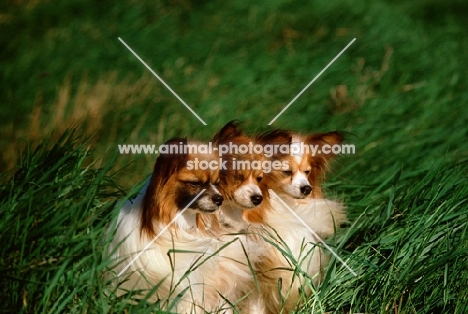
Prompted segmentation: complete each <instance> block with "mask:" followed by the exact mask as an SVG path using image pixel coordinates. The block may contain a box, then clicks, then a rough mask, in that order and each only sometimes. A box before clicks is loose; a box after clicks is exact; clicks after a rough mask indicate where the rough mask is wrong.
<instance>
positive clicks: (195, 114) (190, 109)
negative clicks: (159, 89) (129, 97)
mask: <svg viewBox="0 0 468 314" xmlns="http://www.w3.org/2000/svg"><path fill="white" fill-rule="evenodd" d="M119 40H120V42H121V43H122V44H123V45H124V46H125V47H127V49H128V50H130V52H131V53H132V54H133V55H134V56H135V57H136V58H137V59H138V60H139V61H140V62H141V63H143V65H144V66H145V67H146V68H147V69H148V70H149V71H150V72H151V73H153V75H154V76H156V78H157V79H158V80H159V81H160V82H161V83H162V84H163V85H164V86H166V88H167V89H168V90H169V91H170V92H171V93H172V94H173V95H174V96H175V97H176V98H177V99H178V100H179V101H180V102H181V103H182V104H183V105H184V106H185V107H187V109H188V110H189V111H190V112H191V113H192V114H193V115H194V116H195V117H197V118H198V120H200V122H201V123H203V125H206V123H205V121H203V120H202V118H200V117H199V116H198V115H197V113H196V112H195V111H193V109H192V108H190V106H189V105H187V104H186V103H185V101H184V100H183V99H182V98H180V97H179V95H177V94H176V92H174V91H173V90H172V88H171V87H170V86H169V85H167V84H166V82H164V81H163V79H162V78H160V77H159V75H157V74H156V72H154V71H153V70H152V69H151V68H150V67H149V66H148V65H147V64H146V62H145V61H143V59H141V58H140V57H139V56H138V55H137V54H136V53H135V51H133V50H132V48H130V47H129V46H128V45H127V44H126V43H125V42H124V41H123V39H122V38H120V37H119Z"/></svg>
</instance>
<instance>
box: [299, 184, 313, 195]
mask: <svg viewBox="0 0 468 314" xmlns="http://www.w3.org/2000/svg"><path fill="white" fill-rule="evenodd" d="M310 192H312V187H311V186H310V185H304V186H301V193H302V194H304V195H309V194H310Z"/></svg>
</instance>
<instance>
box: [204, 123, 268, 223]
mask: <svg viewBox="0 0 468 314" xmlns="http://www.w3.org/2000/svg"><path fill="white" fill-rule="evenodd" d="M239 124H240V123H239V122H237V121H231V122H229V123H227V124H226V125H225V126H224V127H223V128H222V129H221V130H220V131H219V132H218V133H217V134H216V135H215V136H214V138H213V143H214V146H215V147H216V148H217V149H218V151H221V147H222V146H225V147H226V148H228V150H227V153H224V154H222V156H221V158H222V160H223V162H225V167H224V168H223V169H221V170H220V172H219V180H220V182H219V190H220V192H221V195H222V196H223V198H224V202H223V205H222V206H221V209H220V213H219V217H220V223H221V224H222V225H223V226H224V227H225V228H227V229H226V230H231V231H235V232H239V231H242V230H245V228H247V227H248V222H262V221H263V217H262V212H261V211H252V210H251V209H254V208H258V207H259V205H260V204H263V205H264V204H266V203H267V202H268V200H267V196H268V192H267V190H263V191H262V189H261V186H260V182H261V181H262V180H263V170H262V162H263V161H264V158H263V156H262V155H259V154H255V153H252V152H249V151H247V152H245V151H244V153H243V152H242V151H243V149H244V148H246V147H249V146H252V145H254V143H255V139H254V138H252V137H249V136H248V135H247V134H245V133H244V132H243V131H242V130H241V129H240V125H239Z"/></svg>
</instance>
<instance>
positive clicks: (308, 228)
mask: <svg viewBox="0 0 468 314" xmlns="http://www.w3.org/2000/svg"><path fill="white" fill-rule="evenodd" d="M269 191H270V193H272V194H273V195H274V196H276V198H277V199H278V200H279V201H280V202H281V204H283V206H284V207H286V208H287V209H288V210H289V211H290V212H291V213H292V214H293V215H294V217H296V218H297V220H299V221H300V222H301V223H302V224H303V225H304V227H306V228H307V230H309V231H310V232H311V233H312V234H313V235H314V236H315V237H316V238H317V239H318V240H319V241H320V242H321V243H322V244H323V246H325V248H327V250H329V251H330V253H332V254H333V256H335V257H336V259H337V260H339V261H340V262H341V263H342V264H343V265H344V266H345V267H346V268H347V269H348V270H349V271H350V272H351V273H352V274H353V275H354V276H357V274H356V272H355V271H354V270H352V269H351V267H349V266H348V264H346V263H345V261H343V260H342V259H341V258H340V257H339V256H338V254H336V253H335V251H333V249H332V248H331V247H330V246H329V245H328V244H327V243H326V242H325V241H323V240H322V238H320V237H319V236H318V234H317V233H315V231H314V230H312V228H310V227H309V226H308V225H307V224H306V223H305V222H304V220H302V218H301V217H299V215H298V214H296V213H295V212H294V211H293V210H292V209H291V208H290V207H289V206H288V205H287V204H286V203H285V202H284V201H283V200H282V199H281V197H279V196H278V194H276V193H275V192H274V191H273V190H271V189H269Z"/></svg>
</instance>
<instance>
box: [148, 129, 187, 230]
mask: <svg viewBox="0 0 468 314" xmlns="http://www.w3.org/2000/svg"><path fill="white" fill-rule="evenodd" d="M186 144H187V139H186V138H173V139H170V140H169V141H167V142H166V143H164V144H163V145H164V146H161V147H160V150H161V151H160V154H159V157H158V158H157V159H156V163H155V164H154V170H153V175H152V176H151V179H150V184H149V186H148V189H147V190H146V194H145V198H144V203H143V211H142V217H141V218H142V230H141V231H142V233H146V234H147V235H148V236H154V235H155V232H154V226H153V221H154V219H155V218H156V219H157V220H159V221H163V222H168V221H166V220H168V219H169V221H170V220H171V219H170V216H171V214H170V213H167V212H166V211H167V209H163V207H164V204H165V202H166V203H167V202H168V200H167V199H166V198H167V197H165V193H164V187H165V186H166V185H167V184H168V182H169V180H170V178H171V177H172V176H173V175H175V174H177V173H178V172H179V171H180V170H181V169H182V168H183V167H184V166H185V164H186V159H187V154H185V153H184V151H183V147H185V145H186ZM181 148H182V149H181Z"/></svg>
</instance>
